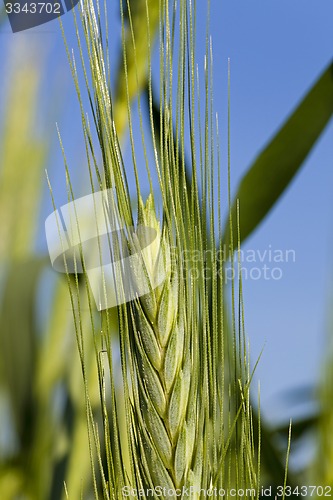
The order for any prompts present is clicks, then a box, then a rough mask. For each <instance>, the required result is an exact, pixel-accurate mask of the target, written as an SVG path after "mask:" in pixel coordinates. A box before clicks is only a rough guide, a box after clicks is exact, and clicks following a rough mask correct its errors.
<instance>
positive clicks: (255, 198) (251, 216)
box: [224, 63, 333, 245]
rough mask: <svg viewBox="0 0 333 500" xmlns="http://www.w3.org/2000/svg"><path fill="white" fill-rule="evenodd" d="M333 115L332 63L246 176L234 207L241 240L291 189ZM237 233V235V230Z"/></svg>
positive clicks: (227, 233)
mask: <svg viewBox="0 0 333 500" xmlns="http://www.w3.org/2000/svg"><path fill="white" fill-rule="evenodd" d="M332 113H333V65H332V63H331V64H330V65H329V66H328V68H327V69H326V70H325V71H324V73H323V74H322V75H321V76H320V78H319V79H318V80H317V81H316V82H315V84H314V85H313V86H312V88H311V89H310V91H309V92H308V93H307V95H306V96H305V97H304V99H303V100H302V101H301V103H300V104H299V106H298V107H297V108H296V109H295V111H294V112H293V113H292V115H291V116H290V117H289V118H288V120H287V121H286V123H285V124H284V125H283V126H282V128H281V129H280V130H279V132H278V133H277V134H276V135H275V136H274V137H273V139H272V140H271V142H270V143H269V144H268V145H267V146H266V148H265V149H264V150H263V151H262V152H261V153H260V155H259V156H258V158H257V159H256V160H255V162H254V164H253V165H252V166H251V167H250V168H249V170H248V171H247V173H246V174H245V176H244V177H243V179H242V181H241V183H240V185H239V187H238V191H237V193H236V196H235V201H234V203H233V208H232V211H233V215H234V217H233V219H234V221H235V214H236V200H237V199H238V200H239V203H240V214H241V217H240V233H241V240H242V241H244V240H245V239H246V238H247V237H248V236H249V235H250V234H251V233H252V231H254V230H255V229H256V228H257V226H258V225H259V224H260V223H261V221H262V220H263V219H264V218H265V216H266V215H267V213H268V212H269V210H270V209H271V208H272V207H273V205H274V204H275V203H276V201H277V200H278V199H279V197H280V196H281V195H282V193H283V192H284V190H285V189H286V188H287V187H288V185H289V184H290V182H291V181H292V179H293V178H294V176H295V175H296V174H297V172H298V171H299V169H300V167H301V166H302V164H303V162H304V160H305V159H306V157H307V156H308V154H309V153H310V151H311V150H312V148H313V146H314V145H315V143H316V141H317V140H318V138H319V137H320V135H321V134H322V132H323V130H324V129H325V126H326V125H327V123H328V121H329V119H330V118H331V116H332ZM234 224H235V222H234ZM234 233H235V234H236V228H234ZM224 242H225V243H226V244H227V245H228V244H229V242H230V230H229V226H228V225H227V224H226V227H225V230H224Z"/></svg>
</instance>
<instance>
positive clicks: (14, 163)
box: [0, 46, 48, 258]
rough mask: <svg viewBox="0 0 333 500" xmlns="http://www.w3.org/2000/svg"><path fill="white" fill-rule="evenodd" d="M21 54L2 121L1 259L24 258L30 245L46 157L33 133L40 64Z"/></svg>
mask: <svg viewBox="0 0 333 500" xmlns="http://www.w3.org/2000/svg"><path fill="white" fill-rule="evenodd" d="M17 49H18V50H19V52H20V51H21V52H22V53H21V55H20V57H19V58H18V61H17V67H16V69H15V71H14V74H13V76H12V84H11V87H10V89H9V91H8V96H7V100H6V109H5V113H4V116H3V120H4V121H3V134H2V137H1V139H0V142H1V164H0V214H1V215H0V217H1V224H0V257H2V258H8V257H10V258H13V257H24V256H25V255H28V254H29V253H31V251H32V248H33V245H34V242H35V231H36V227H37V214H38V212H39V203H40V200H41V194H42V186H43V174H42V172H43V168H45V161H46V157H47V152H48V140H47V138H46V137H42V138H40V137H38V136H37V134H36V133H35V132H34V129H35V126H34V124H35V123H36V106H37V99H38V92H39V84H40V79H41V76H42V73H41V70H40V66H41V65H42V61H41V60H37V59H36V60H33V59H32V58H31V57H27V55H26V54H25V53H24V51H25V50H27V49H23V46H21V47H17Z"/></svg>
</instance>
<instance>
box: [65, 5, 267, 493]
mask: <svg viewBox="0 0 333 500" xmlns="http://www.w3.org/2000/svg"><path fill="white" fill-rule="evenodd" d="M132 4H133V10H132V11H131V7H132ZM134 6H135V7H134ZM136 6H137V7H136ZM126 7H127V8H126V18H125V11H124V4H123V3H122V2H120V12H121V20H122V39H123V45H122V56H123V73H122V77H121V79H120V81H121V82H122V88H121V91H119V87H118V91H117V96H118V100H116V101H114V99H113V97H112V93H111V90H110V88H111V87H112V85H111V83H112V75H111V74H110V63H109V60H108V58H109V50H108V46H109V45H108V28H107V9H106V4H105V5H103V6H101V5H99V4H98V3H97V4H94V3H93V2H92V1H91V0H86V1H85V2H84V5H83V8H82V10H81V12H80V18H79V19H78V18H75V24H76V29H77V35H78V47H79V51H78V52H79V54H80V60H81V65H82V67H83V75H84V77H83V81H81V80H80V81H79V77H78V73H77V66H76V61H75V58H74V56H72V55H71V53H70V51H69V50H68V56H69V61H70V64H71V69H72V73H73V77H74V81H75V85H76V89H77V93H78V98H79V102H80V106H81V111H82V124H83V131H84V137H85V144H86V151H87V162H88V168H89V172H90V178H91V189H92V190H93V191H95V190H102V189H109V193H112V194H111V197H112V200H111V203H112V207H113V209H114V212H115V213H117V218H118V222H119V223H120V224H121V225H122V226H123V227H125V228H128V229H129V228H132V227H134V228H135V230H134V233H133V234H132V235H131V236H129V237H128V241H127V245H128V250H129V251H131V252H133V251H137V252H138V253H140V248H142V246H144V241H143V239H144V235H143V234H142V233H140V230H139V228H140V227H142V226H147V227H150V228H153V229H154V230H155V231H156V234H157V238H156V241H158V242H159V244H156V245H152V246H151V247H149V251H148V252H146V253H145V254H142V262H141V264H142V265H141V266H140V268H142V269H143V273H142V272H140V274H139V275H138V276H139V277H138V279H139V280H146V285H147V287H148V289H150V292H149V293H147V294H146V295H144V296H141V297H137V298H136V299H135V300H132V301H131V302H128V303H126V304H123V305H120V306H118V307H117V308H113V309H109V310H105V311H102V312H101V313H98V314H97V313H96V312H95V310H94V303H93V300H92V297H91V293H90V289H89V284H88V280H87V276H86V274H85V275H84V279H83V282H84V286H82V285H81V283H80V280H79V277H78V275H75V276H74V279H73V278H72V276H70V275H69V274H68V284H69V289H70V296H71V301H72V306H73V316H74V323H75V328H76V334H77V343H78V349H79V356H80V360H81V366H82V372H83V380H84V387H85V401H86V412H87V420H88V437H89V443H90V446H89V449H90V457H91V463H92V477H93V485H94V493H95V497H96V498H107V499H109V498H112V499H117V500H118V499H120V498H122V497H123V496H124V492H129V491H131V489H133V488H134V489H136V490H138V489H140V490H141V491H144V492H145V494H144V498H145V497H147V498H148V497H149V496H150V497H153V498H158V497H160V496H158V490H156V488H157V487H159V488H161V489H163V488H165V489H164V490H163V496H162V497H163V498H172V496H173V495H172V493H171V492H172V491H176V490H177V491H178V492H179V491H181V492H182V491H183V488H185V493H184V494H183V493H182V494H181V496H180V498H188V496H186V488H191V487H192V489H191V490H190V491H191V494H190V498H193V499H199V498H204V497H205V495H204V491H206V490H208V489H209V488H215V487H216V488H223V489H225V491H226V492H228V489H230V488H232V487H234V488H238V489H240V488H244V489H245V488H254V489H255V490H256V496H257V486H258V485H259V481H260V468H259V466H258V463H259V461H258V453H257V452H256V450H258V443H255V442H254V437H253V436H254V432H253V425H252V415H251V408H250V404H249V384H250V380H251V374H250V371H249V359H248V356H247V349H246V338H245V333H244V325H243V319H242V318H243V313H242V307H243V305H242V299H241V285H240V287H239V290H240V295H239V299H238V301H237V300H236V293H235V286H234V285H233V286H232V293H231V314H230V320H228V318H227V316H228V315H227V314H226V311H227V306H226V303H227V301H226V290H225V288H224V283H223V266H224V263H222V262H221V261H220V259H219V258H218V256H219V255H221V252H220V250H221V249H222V239H221V233H222V231H221V228H222V223H221V219H222V217H221V210H222V206H223V201H224V200H222V199H221V192H222V184H223V183H222V176H223V172H224V169H222V167H221V158H220V150H219V138H218V122H217V118H215V115H214V112H213V82H212V48H211V42H210V40H209V37H208V35H207V39H206V58H205V65H204V68H203V75H201V76H199V75H200V73H201V71H200V70H198V68H197V67H196V64H195V53H196V52H195V43H196V23H197V20H196V14H195V3H194V4H193V3H192V2H191V1H188V0H180V1H179V2H176V1H174V2H173V1H171V2H169V1H168V0H160V2H153V1H151V2H150V1H146V2H145V1H144V0H143V1H140V0H138V1H137V2H127V5H126ZM157 7H158V10H157ZM157 14H158V15H157ZM74 15H75V13H74ZM105 23H106V24H105ZM207 26H208V22H207ZM156 29H157V31H158V33H159V36H158V45H159V54H160V69H159V75H157V76H156V77H155V73H153V71H152V62H151V61H152V46H153V35H154V33H155V31H156ZM207 32H208V28H207ZM142 33H144V39H145V42H146V43H145V44H143V43H142V36H143V35H142ZM138 37H139V38H140V37H141V38H140V40H139V39H137V38H138ZM144 50H145V51H146V56H145V57H144V56H143V53H144ZM133 75H134V76H133ZM154 78H156V80H157V84H159V91H156V90H154V91H153V79H154ZM202 80H203V82H204V89H205V98H204V103H203V104H202V103H201V101H200V95H201V94H200V89H199V83H200V82H201V81H202ZM135 82H136V84H137V89H136V92H137V99H138V109H139V122H140V125H139V126H140V129H141V135H142V144H141V148H142V150H143V152H144V157H145V160H146V171H147V179H148V182H149V186H150V194H149V196H148V199H147V200H144V199H143V196H142V192H144V191H145V184H144V176H143V175H142V168H141V169H139V168H138V165H137V160H136V158H137V152H136V148H137V147H138V146H137V144H136V143H135V141H134V126H135V125H134V124H133V119H132V114H131V104H132V98H133V96H134V95H135V91H133V85H134V86H135ZM144 85H145V86H146V92H147V95H148V100H147V102H148V104H147V111H148V116H149V122H150V125H149V127H150V128H148V132H147V130H146V128H145V127H144V126H143V119H142V102H141V99H140V90H141V89H142V87H143V86H144ZM84 86H86V87H87V90H88V96H89V99H90V103H91V106H92V116H93V123H94V130H92V128H91V126H90V121H89V119H88V118H87V116H86V114H85V109H84V104H83V98H82V95H81V91H82V88H83V87H84ZM154 88H155V87H154ZM124 95H125V97H126V112H127V117H126V121H127V122H128V124H129V137H130V144H131V149H132V166H131V167H132V169H133V173H134V176H133V177H134V178H135V180H136V198H137V200H138V203H137V210H133V209H132V207H133V203H132V200H131V198H130V194H129V189H128V172H129V169H130V166H129V165H124V163H123V159H122V152H121V151H122V147H121V141H120V139H119V133H120V132H121V131H122V129H123V123H124V117H123V113H124ZM119 102H120V103H121V104H119ZM119 113H120V115H121V116H119ZM117 124H119V125H118V127H119V128H117ZM96 144H97V145H96ZM150 144H152V147H151V150H152V153H153V158H154V164H151V161H148V157H149V155H148V149H149V147H150ZM185 150H186V151H187V152H188V159H189V163H188V164H187V155H186V154H185ZM229 157H230V155H229ZM99 158H101V160H99ZM66 169H67V166H66ZM225 171H226V175H225V177H226V178H227V174H228V170H227V169H225ZM67 174H68V176H67V178H68V187H69V198H70V199H74V194H73V188H72V185H71V182H70V178H69V173H68V170H67ZM153 174H154V175H155V176H156V178H157V179H158V188H155V189H153V181H152V177H153ZM142 186H143V187H142ZM158 200H160V201H159V202H158ZM227 201H228V200H227ZM229 202H230V200H229ZM157 208H159V210H157ZM158 212H159V213H161V217H159V216H158ZM229 212H230V210H229ZM135 214H137V215H135ZM232 227H233V221H232V219H231V218H230V230H231V244H232V245H233V244H234V242H235V243H236V246H237V241H238V240H239V235H237V234H234V235H232ZM118 250H119V249H118ZM81 257H82V259H83V261H84V256H83V255H82V256H81ZM83 265H84V264H83ZM133 274H134V276H135V269H134V270H133ZM160 274H163V276H164V279H163V280H162V283H161V284H160V285H159V286H158V287H155V286H154V281H155V278H156V276H159V275H160ZM105 293H106V294H107V290H106V288H105ZM236 307H238V308H239V315H237V317H236V314H235V309H236ZM85 308H86V309H88V310H89V314H88V317H86V315H85V314H84V310H85ZM115 325H116V326H115ZM88 339H89V340H88ZM91 339H93V345H94V349H93V352H92V350H91V348H87V346H91ZM118 351H119V357H120V366H121V374H120V373H119V372H118V370H117V365H116V363H117V362H118V363H119V359H118V357H117V352H118ZM117 360H118V361H117ZM91 365H92V366H95V368H93V369H91V368H90V366H91ZM94 370H95V371H96V370H97V376H98V379H97V380H98V382H96V379H95V378H94V376H93V375H91V373H94ZM92 381H94V383H95V384H96V383H98V384H99V389H100V402H99V405H96V404H95V400H94V399H92V396H91V393H92V385H93V384H92ZM259 425H260V422H259ZM256 434H257V431H256ZM259 447H260V445H259ZM148 490H149V491H150V494H149V493H148ZM67 494H68V496H69V498H70V495H71V493H70V491H68V493H67ZM226 495H227V493H226ZM226 497H227V496H226Z"/></svg>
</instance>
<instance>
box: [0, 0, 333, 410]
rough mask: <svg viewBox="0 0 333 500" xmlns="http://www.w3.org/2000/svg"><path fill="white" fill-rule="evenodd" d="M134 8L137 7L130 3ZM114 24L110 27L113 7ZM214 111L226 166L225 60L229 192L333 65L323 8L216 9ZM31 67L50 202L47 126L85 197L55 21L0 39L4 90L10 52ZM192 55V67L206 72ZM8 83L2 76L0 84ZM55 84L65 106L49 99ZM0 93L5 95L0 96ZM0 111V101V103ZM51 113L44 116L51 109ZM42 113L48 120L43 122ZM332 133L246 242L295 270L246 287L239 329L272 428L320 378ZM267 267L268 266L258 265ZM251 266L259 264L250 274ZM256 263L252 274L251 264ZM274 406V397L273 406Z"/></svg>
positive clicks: (74, 113) (75, 114)
mask: <svg viewBox="0 0 333 500" xmlns="http://www.w3.org/2000/svg"><path fill="white" fill-rule="evenodd" d="M133 1H134V0H133ZM197 3H198V10H199V15H198V20H199V22H198V34H199V37H201V39H203V36H204V33H205V24H204V23H203V24H202V25H201V24H200V20H204V19H205V11H206V2H205V1H204V0H197ZM113 4H114V5H113V6H111V9H110V15H111V16H114V18H116V16H117V13H118V12H119V10H118V2H117V1H115V2H113ZM70 17H71V16H70V14H69V15H66V16H65V17H64V18H63V19H64V24H65V27H66V30H67V35H68V37H69V45H71V43H74V42H73V40H74V37H73V36H72V33H73V31H72V23H71V20H70ZM111 30H114V39H115V41H114V44H113V46H112V61H111V67H112V68H113V69H114V68H115V67H116V60H115V55H116V53H117V49H118V48H119V38H118V34H119V23H117V22H115V23H114V24H112V25H111ZM211 34H212V37H213V46H214V66H215V74H214V77H215V84H214V85H215V108H216V110H217V111H218V112H219V115H220V125H221V136H222V140H221V142H222V155H223V161H224V164H225V166H226V123H227V120H226V113H227V59H228V57H230V59H231V71H232V74H231V113H232V115H231V151H232V186H233V191H235V188H236V186H237V183H238V181H239V180H240V178H241V176H242V175H243V174H244V172H245V171H246V169H247V168H248V166H249V165H250V163H251V161H252V160H253V159H254V158H255V156H256V155H257V154H258V152H259V151H260V149H261V148H262V147H263V145H264V144H265V143H266V142H267V141H268V140H269V139H270V137H271V136H272V134H274V132H275V131H276V130H277V129H278V127H279V126H280V125H281V124H282V122H283V121H284V119H285V118H286V117H287V115H288V114H289V113H290V112H291V111H292V109H293V108H294V106H295V104H296V103H297V102H298V101H299V99H300V98H301V97H302V96H303V94H304V93H305V92H306V91H307V89H308V88H309V86H310V85H311V84H312V83H313V82H314V80H315V79H316V78H317V77H318V75H319V74H320V72H321V71H322V70H323V69H324V68H325V66H326V65H327V64H328V62H329V61H330V59H331V57H332V56H333V3H332V1H331V0H317V1H314V0H269V1H268V0H252V1H251V0H237V1H235V0H232V1H231V0H228V1H226V0H222V1H221V0H219V1H217V0H212V15H211ZM22 46H24V47H25V50H28V51H30V52H29V53H30V54H32V56H31V57H39V55H40V53H42V52H45V53H46V57H47V65H46V66H45V67H44V72H45V74H44V76H43V89H42V91H43V93H42V97H41V99H40V101H39V109H38V110H37V111H38V116H39V123H40V124H42V128H43V130H44V131H45V133H47V134H51V135H53V136H54V144H55V145H54V148H53V152H52V157H51V160H50V165H49V169H50V177H51V180H52V183H53V185H54V186H55V192H56V199H57V203H59V204H61V203H64V202H65V201H66V189H65V180H64V170H63V163H62V159H61V155H60V151H59V147H58V145H57V142H56V131H55V125H54V124H55V121H57V122H58V123H59V126H60V129H61V131H62V133H63V135H64V139H65V140H64V143H65V147H66V151H67V154H68V159H69V164H70V166H71V169H72V171H73V172H74V171H75V170H76V172H80V176H79V177H78V179H77V183H76V186H77V192H78V193H80V192H82V193H86V192H87V190H88V187H87V185H85V181H84V179H85V178H84V177H83V178H82V172H85V171H86V168H85V167H86V162H85V154H84V149H83V143H82V133H81V123H80V114H79V108H78V105H77V102H76V97H75V92H74V89H73V84H72V81H71V76H70V73H69V68H68V64H67V60H66V55H65V50H64V47H63V42H62V40H61V36H60V32H59V27H58V24H57V21H53V22H52V23H49V24H47V25H44V26H42V27H40V28H38V29H34V30H30V31H29V32H23V33H19V34H15V35H13V34H12V33H11V32H10V27H9V23H6V24H5V26H3V28H2V30H1V34H0V53H1V59H0V74H1V82H0V86H1V87H2V86H4V85H7V84H8V83H9V81H10V80H9V76H10V71H9V69H8V68H9V67H10V64H9V61H10V60H13V57H14V54H15V51H16V50H22ZM203 53H204V47H202V50H201V49H200V50H199V59H198V63H199V65H200V64H201V68H202V63H203ZM7 77H8V78H7ZM54 86H58V87H59V89H61V93H62V98H61V99H59V96H58V98H57V100H56V101H55V100H54V99H55V97H54V93H53V90H52V89H54ZM0 94H3V93H2V92H1V93H0ZM0 104H1V101H0ZM52 106H53V108H54V109H53V110H52V112H51V113H48V111H49V110H50V109H51V108H52ZM46 111H47V112H46ZM332 132H333V128H332V124H330V126H329V127H328V128H327V130H326V132H325V134H324V135H323V136H322V138H321V140H320V141H319V143H318V144H317V146H316V148H315V149H314V150H313V152H312V154H311V156H310V157H309V158H308V160H307V161H306V163H305V165H304V167H303V169H302V170H301V172H300V174H299V175H298V176H297V178H296V179H295V181H294V182H293V184H292V185H291V186H290V188H289V189H288V190H287V192H286V193H285V195H284V196H283V197H282V199H281V200H280V201H279V203H278V204H277V205H276V206H275V207H274V209H273V210H272V212H271V213H270V215H269V216H268V217H267V218H266V220H265V221H264V223H263V224H262V225H261V226H260V228H259V229H258V230H257V231H256V232H255V234H254V235H253V236H252V237H251V238H250V239H249V240H248V241H247V243H246V245H245V246H244V250H246V249H254V250H257V249H259V250H262V251H263V250H265V249H267V248H268V247H269V245H271V247H272V249H280V250H282V251H284V250H287V249H293V250H295V253H296V262H295V263H289V264H283V265H282V270H283V277H282V279H281V280H279V281H274V280H269V281H265V280H258V281H254V280H248V281H246V282H245V283H244V299H245V319H246V327H247V332H248V335H249V337H250V342H251V354H252V360H253V361H254V360H255V358H256V357H257V356H258V354H259V352H260V350H261V348H262V347H263V345H264V344H265V348H264V353H263V356H262V359H261V361H260V364H259V367H258V371H257V376H256V379H257V380H258V379H260V381H261V393H262V404H263V408H264V412H265V413H266V415H269V417H270V418H272V419H275V418H280V417H282V416H284V417H287V418H289V417H290V416H295V415H296V413H297V409H296V408H295V407H294V406H292V405H291V406H290V402H289V403H288V405H287V404H286V406H285V407H284V410H282V407H283V405H282V406H281V399H279V398H280V395H281V394H282V393H284V392H285V391H286V390H288V389H292V388H294V387H296V388H297V387H299V386H303V385H306V384H313V383H315V382H316V381H317V380H318V375H319V371H320V366H321V363H322V360H323V356H324V354H325V347H324V346H325V343H324V339H325V336H326V335H328V334H329V332H328V331H327V324H328V317H329V311H330V304H331V301H330V292H331V285H330V283H331V277H332V276H333V269H332V265H331V248H332V242H333V237H332V236H333V224H332V216H331V214H332V210H333V201H332V200H333V198H332V191H333V168H332V166H333V165H332V161H333V155H332V153H333V145H332V138H333V137H332ZM51 211H52V207H51V203H50V200H49V196H48V194H46V195H45V202H44V207H43V214H42V216H41V219H40V238H39V239H38V241H37V242H36V245H37V247H38V248H39V249H40V250H42V251H46V243H45V240H44V237H43V223H44V218H45V217H46V215H47V214H48V213H50V212H51ZM265 263H266V264H267V265H268V266H270V265H273V264H270V263H269V262H267V261H266V262H265ZM256 265H257V264H256ZM258 265H259V264H258ZM276 397H278V399H276Z"/></svg>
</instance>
